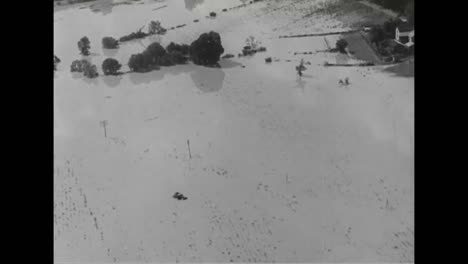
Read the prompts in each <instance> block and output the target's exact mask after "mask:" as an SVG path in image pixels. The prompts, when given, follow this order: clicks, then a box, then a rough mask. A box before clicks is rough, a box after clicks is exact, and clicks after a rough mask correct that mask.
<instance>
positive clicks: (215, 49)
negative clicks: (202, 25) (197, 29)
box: [190, 31, 224, 65]
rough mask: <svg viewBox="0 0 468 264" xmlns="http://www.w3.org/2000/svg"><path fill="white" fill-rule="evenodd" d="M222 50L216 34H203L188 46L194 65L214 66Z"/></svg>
mask: <svg viewBox="0 0 468 264" xmlns="http://www.w3.org/2000/svg"><path fill="white" fill-rule="evenodd" d="M223 52H224V48H223V46H222V44H221V37H220V36H219V34H218V33H216V32H214V31H210V32H209V33H203V34H201V35H200V37H198V39H197V40H195V41H193V42H192V44H191V45H190V56H191V58H192V60H193V62H194V63H195V64H199V65H214V64H216V63H217V62H218V61H219V58H220V56H221V54H223Z"/></svg>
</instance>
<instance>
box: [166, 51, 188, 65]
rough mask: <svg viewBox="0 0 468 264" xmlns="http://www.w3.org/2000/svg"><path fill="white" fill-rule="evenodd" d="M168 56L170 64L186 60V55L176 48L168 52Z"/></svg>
mask: <svg viewBox="0 0 468 264" xmlns="http://www.w3.org/2000/svg"><path fill="white" fill-rule="evenodd" d="M168 56H169V58H170V60H171V62H172V64H185V63H187V61H188V58H187V56H185V55H184V54H183V53H182V52H180V51H177V50H176V51H172V52H170V53H168Z"/></svg>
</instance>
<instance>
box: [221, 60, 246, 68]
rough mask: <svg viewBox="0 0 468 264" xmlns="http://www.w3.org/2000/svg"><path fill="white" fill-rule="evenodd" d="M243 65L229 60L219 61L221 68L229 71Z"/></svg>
mask: <svg viewBox="0 0 468 264" xmlns="http://www.w3.org/2000/svg"><path fill="white" fill-rule="evenodd" d="M241 65H242V64H241V63H239V62H235V61H232V60H228V59H221V60H220V61H219V66H221V68H223V69H229V68H234V67H240V66H241Z"/></svg>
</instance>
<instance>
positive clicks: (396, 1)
mask: <svg viewBox="0 0 468 264" xmlns="http://www.w3.org/2000/svg"><path fill="white" fill-rule="evenodd" d="M371 1H372V2H374V3H376V4H378V5H381V6H383V7H385V8H388V9H392V10H394V11H398V12H405V11H406V9H407V7H408V6H409V5H414V0H371Z"/></svg>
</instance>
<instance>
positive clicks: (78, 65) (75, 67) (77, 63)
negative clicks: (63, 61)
mask: <svg viewBox="0 0 468 264" xmlns="http://www.w3.org/2000/svg"><path fill="white" fill-rule="evenodd" d="M83 61H86V60H74V61H72V64H71V66H70V71H71V72H83Z"/></svg>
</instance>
